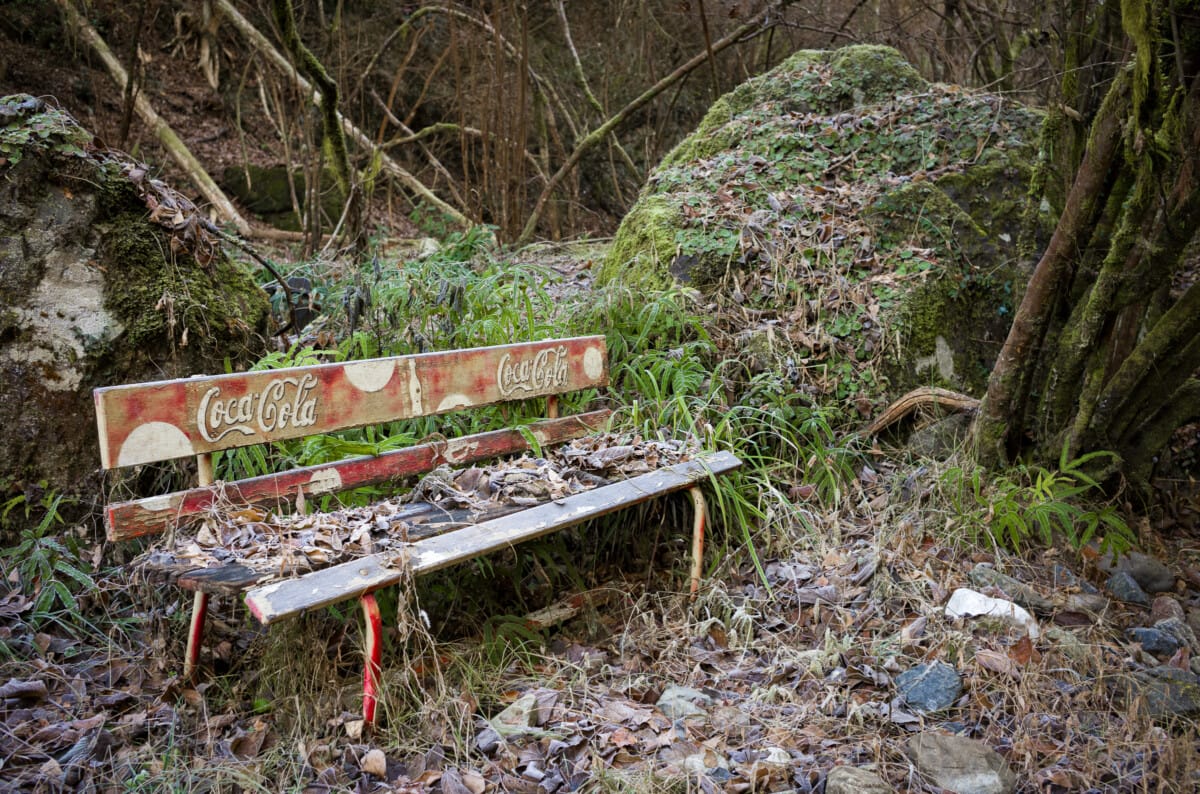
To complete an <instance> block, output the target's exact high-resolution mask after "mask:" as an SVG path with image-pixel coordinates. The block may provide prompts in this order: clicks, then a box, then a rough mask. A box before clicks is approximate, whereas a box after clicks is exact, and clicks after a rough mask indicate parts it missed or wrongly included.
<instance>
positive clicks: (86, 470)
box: [0, 98, 269, 501]
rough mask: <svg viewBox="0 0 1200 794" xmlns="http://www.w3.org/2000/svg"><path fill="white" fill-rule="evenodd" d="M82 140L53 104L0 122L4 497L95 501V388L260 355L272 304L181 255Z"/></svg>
mask: <svg viewBox="0 0 1200 794" xmlns="http://www.w3.org/2000/svg"><path fill="white" fill-rule="evenodd" d="M15 104H16V103H14V102H12V101H11V98H3V99H0V108H3V107H12V106H14V105H15ZM0 116H3V114H0ZM29 128H32V129H34V130H42V129H51V128H55V129H61V131H62V132H61V134H60V133H58V132H52V133H51V134H48V135H47V136H45V137H42V136H40V135H38V134H35V135H34V136H32V137H29V136H26V135H24V134H23V132H22V130H24V129H29ZM89 140H90V136H88V135H87V134H86V132H84V131H82V130H80V129H79V128H78V127H77V126H76V125H75V124H74V122H73V120H71V119H70V117H69V116H68V115H67V114H65V113H62V112H60V111H57V110H55V109H54V108H52V107H47V106H40V105H36V104H30V105H29V106H28V107H27V110H26V112H23V113H19V114H10V115H9V116H7V117H0V144H9V146H8V147H7V148H5V147H4V146H0V157H2V159H3V163H0V278H2V279H3V281H4V284H5V289H4V290H3V294H0V445H3V447H4V450H5V456H4V459H3V461H2V462H0V495H4V496H7V495H11V494H14V493H20V492H25V493H27V494H28V493H30V492H31V491H36V490H38V489H41V488H48V489H53V490H56V491H58V492H61V493H64V494H74V495H87V496H95V495H98V487H99V481H100V478H99V477H98V476H97V475H98V469H99V465H100V457H99V451H98V448H97V442H96V424H95V412H94V409H93V404H92V396H91V391H92V389H93V388H95V387H98V386H109V385H114V384H120V383H130V382H138V381H146V380H159V379H163V378H171V377H185V376H188V375H192V374H199V373H217V372H222V371H224V370H225V368H226V366H229V365H232V366H233V367H235V368H236V367H239V366H242V365H244V364H245V363H246V362H250V361H253V360H256V359H257V358H258V357H260V356H261V355H262V354H263V353H264V352H265V351H266V345H267V338H266V337H267V332H268V328H267V324H268V322H269V306H268V303H267V298H266V295H265V294H264V293H263V291H262V290H261V289H259V287H258V285H257V284H256V283H255V281H254V279H253V278H252V277H251V275H250V273H249V272H248V271H247V270H246V269H245V268H243V267H242V266H241V265H239V264H238V263H236V262H234V261H232V260H230V259H228V258H227V257H225V256H224V255H218V256H216V257H215V258H213V259H212V260H211V261H209V262H208V263H207V264H206V265H203V266H202V265H200V264H198V263H197V262H196V261H195V260H194V259H193V258H192V256H191V255H190V254H189V253H188V252H187V251H186V250H180V246H179V245H178V244H173V243H176V242H177V241H173V240H172V239H171V238H170V237H169V235H168V233H167V232H166V230H164V229H163V228H162V227H160V226H157V225H155V224H153V223H151V221H150V220H149V212H148V211H147V209H146V206H145V204H144V203H143V202H142V200H141V199H140V198H139V196H138V192H137V190H136V189H135V187H134V185H133V184H132V183H131V181H130V179H129V178H128V176H127V175H126V173H127V169H125V168H123V167H122V163H121V162H120V161H119V160H118V159H117V158H116V157H115V156H109V155H102V154H97V153H95V152H93V151H92V150H90V148H89V144H88V141H89ZM17 144H19V145H17ZM227 362H228V363H227ZM92 501H95V500H92Z"/></svg>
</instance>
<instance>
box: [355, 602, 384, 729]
mask: <svg viewBox="0 0 1200 794" xmlns="http://www.w3.org/2000/svg"><path fill="white" fill-rule="evenodd" d="M360 600H361V601H362V608H363V618H364V619H365V620H366V626H367V631H366V648H365V649H364V652H363V655H364V656H365V657H366V659H365V664H364V666H363V723H364V724H365V725H367V726H371V725H374V724H375V707H376V705H378V702H379V671H380V663H381V662H382V659H383V652H382V648H381V640H382V634H383V621H382V620H381V619H380V617H379V604H377V603H376V602H375V594H374V593H363V595H362V598H361V599H360Z"/></svg>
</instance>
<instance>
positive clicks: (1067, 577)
mask: <svg viewBox="0 0 1200 794" xmlns="http://www.w3.org/2000/svg"><path fill="white" fill-rule="evenodd" d="M1051 581H1052V583H1053V585H1054V586H1055V587H1078V588H1079V589H1080V590H1081V591H1082V592H1084V593H1099V592H1100V591H1099V590H1097V589H1096V587H1095V585H1093V584H1092V583H1091V582H1089V581H1088V580H1087V579H1080V578H1079V577H1078V576H1076V575H1075V572H1074V571H1072V570H1071V569H1070V568H1068V567H1066V566H1065V565H1063V564H1062V563H1057V562H1056V563H1054V573H1053V579H1052V580H1051Z"/></svg>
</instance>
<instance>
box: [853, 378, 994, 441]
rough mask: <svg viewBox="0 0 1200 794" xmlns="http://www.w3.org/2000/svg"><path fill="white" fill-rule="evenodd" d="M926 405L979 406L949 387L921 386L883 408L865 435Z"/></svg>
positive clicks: (957, 408) (968, 408)
mask: <svg viewBox="0 0 1200 794" xmlns="http://www.w3.org/2000/svg"><path fill="white" fill-rule="evenodd" d="M927 405H938V406H941V407H942V408H949V409H951V410H953V411H974V410H976V409H978V408H979V400H977V399H975V398H974V397H971V396H969V395H966V394H959V393H958V392H954V391H950V390H949V389H939V388H937V387H936V386H922V387H921V388H919V389H913V390H912V391H910V392H909V393H908V394H906V395H904V396H903V397H901V398H900V399H899V400H896V401H895V402H894V403H892V404H891V405H889V406H888V407H887V408H886V409H884V412H883V413H881V414H880V415H879V416H878V417H876V419H875V421H874V422H872V423H871V424H870V425H869V426H868V427H867V429H866V431H865V432H866V434H867V435H869V436H873V435H875V434H876V433H878V432H879V431H880V430H883V429H884V428H885V427H888V426H889V425H892V424H895V423H896V422H898V421H900V420H901V419H903V418H904V417H906V416H908V415H909V414H911V413H912V412H913V411H916V410H917V409H919V408H923V407H925V406H927Z"/></svg>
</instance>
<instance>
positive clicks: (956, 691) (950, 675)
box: [896, 662, 962, 712]
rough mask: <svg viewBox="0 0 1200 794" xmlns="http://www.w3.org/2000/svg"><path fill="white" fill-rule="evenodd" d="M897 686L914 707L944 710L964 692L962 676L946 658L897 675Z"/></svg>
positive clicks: (917, 709) (903, 697)
mask: <svg viewBox="0 0 1200 794" xmlns="http://www.w3.org/2000/svg"><path fill="white" fill-rule="evenodd" d="M896 688H897V690H898V691H899V694H900V697H901V698H902V699H903V700H904V702H905V704H907V705H908V706H909V707H911V708H912V709H914V710H916V711H922V712H930V711H941V710H942V709H945V708H949V707H950V706H952V705H954V701H956V700H958V696H959V695H961V694H962V678H961V677H960V676H959V674H958V671H957V670H955V669H954V668H953V667H951V666H950V665H948V664H946V663H945V662H928V663H926V664H919V665H917V666H916V667H914V668H912V669H911V670H905V671H904V672H903V673H901V674H900V675H898V676H896Z"/></svg>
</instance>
